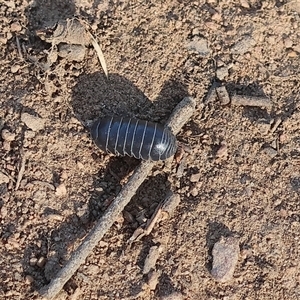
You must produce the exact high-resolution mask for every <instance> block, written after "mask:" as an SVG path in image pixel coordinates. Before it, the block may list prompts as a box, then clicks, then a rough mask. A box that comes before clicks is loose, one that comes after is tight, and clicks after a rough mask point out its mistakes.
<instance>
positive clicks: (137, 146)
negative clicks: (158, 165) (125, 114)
mask: <svg viewBox="0 0 300 300" xmlns="http://www.w3.org/2000/svg"><path fill="white" fill-rule="evenodd" d="M91 135H92V138H93V140H94V141H95V143H96V145H97V146H98V147H99V148H100V149H101V150H103V151H105V152H111V153H114V154H116V155H129V156H134V157H135V158H138V159H144V160H154V161H157V160H165V159H167V158H169V157H170V156H172V155H174V154H175V152H176V150H177V142H176V138H175V136H174V135H173V134H172V133H171V131H170V130H169V129H168V128H166V127H164V126H162V125H160V124H158V123H152V122H148V121H144V120H138V119H133V118H122V117H105V118H102V119H100V120H98V121H96V122H94V123H93V124H92V126H91Z"/></svg>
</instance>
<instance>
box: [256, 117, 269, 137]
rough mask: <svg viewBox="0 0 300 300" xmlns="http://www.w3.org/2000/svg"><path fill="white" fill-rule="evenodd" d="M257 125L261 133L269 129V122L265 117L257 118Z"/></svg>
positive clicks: (267, 131)
mask: <svg viewBox="0 0 300 300" xmlns="http://www.w3.org/2000/svg"><path fill="white" fill-rule="evenodd" d="M257 125H258V130H259V132H260V133H261V134H263V135H267V134H268V133H269V131H270V129H271V124H270V122H269V121H268V120H266V119H259V120H258V121H257Z"/></svg>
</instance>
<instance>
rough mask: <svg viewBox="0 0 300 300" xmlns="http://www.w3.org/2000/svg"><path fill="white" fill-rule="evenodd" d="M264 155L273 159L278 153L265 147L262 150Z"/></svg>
mask: <svg viewBox="0 0 300 300" xmlns="http://www.w3.org/2000/svg"><path fill="white" fill-rule="evenodd" d="M263 151H264V153H265V154H267V155H268V156H269V157H270V158H274V157H275V156H276V155H277V154H278V153H277V150H276V149H274V148H272V147H266V148H264V149H263Z"/></svg>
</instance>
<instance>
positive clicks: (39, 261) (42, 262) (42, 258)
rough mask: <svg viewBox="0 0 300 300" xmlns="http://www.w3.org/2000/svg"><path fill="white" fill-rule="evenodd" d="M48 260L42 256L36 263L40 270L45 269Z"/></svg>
mask: <svg viewBox="0 0 300 300" xmlns="http://www.w3.org/2000/svg"><path fill="white" fill-rule="evenodd" d="M46 261H47V260H46V258H45V257H43V256H41V257H40V258H39V259H38V261H37V262H36V265H37V266H38V267H40V268H42V267H44V265H45V264H46Z"/></svg>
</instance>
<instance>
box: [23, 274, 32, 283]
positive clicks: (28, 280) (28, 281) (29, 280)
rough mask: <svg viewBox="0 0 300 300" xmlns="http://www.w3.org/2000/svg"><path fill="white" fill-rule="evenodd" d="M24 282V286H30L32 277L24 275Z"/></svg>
mask: <svg viewBox="0 0 300 300" xmlns="http://www.w3.org/2000/svg"><path fill="white" fill-rule="evenodd" d="M25 282H26V284H31V283H33V282H34V279H33V277H32V276H30V275H26V276H25Z"/></svg>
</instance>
